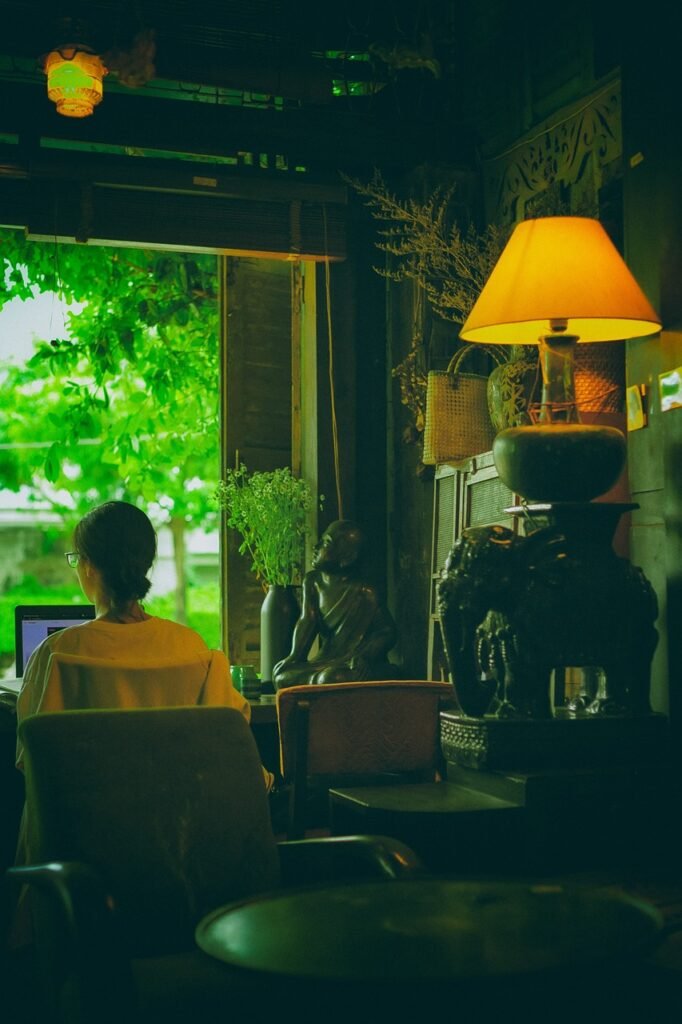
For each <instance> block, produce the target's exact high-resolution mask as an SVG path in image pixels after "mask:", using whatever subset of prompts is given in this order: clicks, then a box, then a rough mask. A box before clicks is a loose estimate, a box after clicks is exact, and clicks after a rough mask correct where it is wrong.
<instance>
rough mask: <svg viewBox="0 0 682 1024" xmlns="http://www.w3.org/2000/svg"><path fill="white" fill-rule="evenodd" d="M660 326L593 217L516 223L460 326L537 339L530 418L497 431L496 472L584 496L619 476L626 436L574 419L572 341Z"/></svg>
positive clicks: (487, 334) (511, 340) (472, 338)
mask: <svg viewBox="0 0 682 1024" xmlns="http://www.w3.org/2000/svg"><path fill="white" fill-rule="evenodd" d="M660 326H661V323H660V319H659V317H658V316H657V314H656V312H655V311H654V309H653V308H652V306H651V305H650V303H649V302H648V300H647V298H646V297H645V295H644V293H643V292H642V290H641V288H640V287H639V285H638V284H637V282H636V281H635V279H634V277H633V276H632V274H631V273H630V271H629V270H628V268H627V266H626V265H625V262H624V261H623V259H622V257H621V256H620V254H619V253H618V251H617V249H616V247H615V246H614V245H613V243H612V242H611V240H610V239H609V237H608V235H607V233H606V231H605V230H604V228H603V227H602V225H601V224H600V223H599V221H597V220H593V219H590V218H587V217H543V218H539V219H536V220H526V221H523V222H522V223H520V224H518V225H517V226H516V228H515V229H514V232H513V234H512V236H511V238H510V239H509V242H508V243H507V245H506V247H505V249H504V250H503V252H502V255H501V256H500V258H499V260H498V262H497V263H496V265H495V267H494V268H493V271H492V273H491V275H490V277H489V278H488V281H487V283H486V285H485V287H484V288H483V290H482V292H481V294H480V296H479V298H478V300H477V301H476V303H475V305H474V307H473V309H472V310H471V313H470V314H469V316H468V318H467V320H466V322H465V324H464V326H463V328H462V330H461V331H460V337H461V338H462V340H463V341H469V342H483V343H485V344H495V345H528V344H532V343H534V342H537V344H538V345H539V348H540V366H541V370H542V397H541V401H540V404H539V407H536V409H535V410H531V413H532V415H533V418H534V419H535V422H534V423H533V424H532V425H531V426H524V427H511V428H509V429H507V430H503V431H501V432H500V433H499V434H498V435H497V437H496V438H495V441H494V443H493V457H494V459H495V464H496V466H497V469H498V472H499V475H500V478H501V479H502V481H503V482H504V483H505V484H507V486H508V487H509V488H510V489H511V490H512V491H513V492H514V493H515V494H520V495H521V496H522V497H524V498H528V499H532V500H539V501H550V502H551V501H554V502H563V501H590V500H591V499H592V498H595V497H597V496H598V495H600V494H603V493H604V492H605V491H607V490H608V489H609V487H611V486H612V484H613V483H615V481H616V480H617V478H618V476H619V474H620V471H621V469H622V467H623V464H624V461H625V437H624V435H623V434H622V432H621V431H620V430H617V429H616V428H615V427H608V426H601V425H589V424H583V423H581V422H580V416H579V414H578V409H577V406H576V401H575V378H574V357H575V346H576V344H579V343H583V342H601V341H614V340H625V339H626V338H637V337H644V336H647V335H651V334H654V333H656V332H657V331H658V330H660Z"/></svg>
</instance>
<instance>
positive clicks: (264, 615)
mask: <svg viewBox="0 0 682 1024" xmlns="http://www.w3.org/2000/svg"><path fill="white" fill-rule="evenodd" d="M298 613H299V605H298V601H297V599H296V592H295V589H294V587H293V586H283V585H280V584H272V585H271V586H269V587H268V592H267V594H266V595H265V599H264V601H263V604H262V605H261V610H260V676H261V685H262V684H263V683H271V682H272V669H273V666H274V665H276V664H277V662H278V661H281V660H282V658H284V657H286V655H287V654H288V653H289V651H290V650H291V638H292V635H293V632H294V626H295V625H296V619H297V618H298Z"/></svg>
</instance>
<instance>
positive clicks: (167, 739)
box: [9, 707, 419, 1024]
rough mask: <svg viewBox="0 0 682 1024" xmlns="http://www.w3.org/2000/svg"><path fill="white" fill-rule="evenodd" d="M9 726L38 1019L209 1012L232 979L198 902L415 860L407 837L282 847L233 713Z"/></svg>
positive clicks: (18, 873) (182, 1016)
mask: <svg viewBox="0 0 682 1024" xmlns="http://www.w3.org/2000/svg"><path fill="white" fill-rule="evenodd" d="M19 732H20V738H21V739H22V741H23V743H24V746H25V774H26V792H27V800H28V801H29V803H30V804H31V808H32V813H31V815H30V821H31V823H32V829H33V831H32V833H31V835H30V836H29V845H30V850H31V855H32V864H31V865H29V866H26V867H17V868H13V869H11V870H10V872H9V874H10V876H11V877H12V878H13V880H14V881H15V882H19V883H32V888H31V891H30V893H29V895H30V896H31V897H32V898H31V910H32V912H33V914H34V921H35V941H36V946H37V949H38V952H39V954H40V978H41V987H42V990H43V992H44V994H45V999H44V1007H42V1008H41V1015H40V1020H41V1024H42V1022H47V1021H50V1022H52V1021H59V1022H60V1024H61V1022H63V1021H68V1022H69V1024H92V1022H94V1021H97V1022H98V1024H104V1022H106V1024H109V1022H112V1024H113V1021H118V1022H120V1021H122V1020H125V1021H126V1022H129V1021H138V1020H139V1021H143V1020H144V1021H145V1022H146V1024H147V1022H151V1021H157V1020H158V1021H161V1020H163V1021H164V1022H167V1021H176V1020H178V1021H179V1020H186V1019H191V1018H193V1017H194V1016H196V1015H198V1014H200V1013H201V1012H202V1011H204V1012H210V1013H211V1014H212V1016H215V1011H216V1009H219V1008H221V1007H224V1006H228V1005H230V1002H229V1000H230V998H231V997H232V996H234V995H235V992H236V993H237V994H238V986H237V988H236V989H235V986H236V985H237V983H236V982H235V981H234V979H233V978H232V976H231V975H230V973H229V971H228V972H225V970H223V969H221V965H216V964H214V963H213V962H212V961H211V960H210V958H208V957H206V956H205V955H204V954H202V953H201V952H200V951H199V950H198V949H197V948H196V946H195V942H194V929H195V927H196V925H197V923H198V922H199V920H200V919H201V918H202V916H203V915H204V914H206V913H207V912H208V911H209V910H212V909H215V908H216V907H219V906H221V905H223V904H226V903H229V902H231V901H233V900H239V899H241V898H245V897H247V896H249V895H252V894H254V893H259V892H264V891H267V890H272V889H276V888H277V887H279V886H280V885H283V884H291V883H292V882H293V883H297V884H300V883H301V882H303V881H305V882H315V881H329V880H335V879H344V878H358V877H374V878H383V879H390V878H393V877H399V876H401V875H403V874H404V873H405V872H407V874H408V875H409V874H410V872H412V871H414V870H415V869H416V868H417V867H418V866H419V865H418V861H417V859H416V858H415V857H414V856H413V855H412V853H411V851H409V850H407V848H406V847H404V846H403V844H400V843H394V842H393V841H392V840H384V839H381V838H378V839H374V838H369V837H355V838H353V839H351V840H350V841H349V842H344V841H343V840H342V841H339V840H334V839H329V840H322V841H317V842H314V841H313V842H312V843H310V842H303V843H298V844H296V843H293V844H286V843H284V844H281V847H282V848H286V849H282V856H281V857H280V849H279V848H278V845H277V844H276V842H275V839H274V836H273V833H272V829H271V825H270V813H269V806H268V798H267V794H266V789H265V784H264V781H263V775H262V772H261V766H260V761H259V755H258V750H257V748H256V744H255V741H254V739H253V736H252V734H251V730H250V729H249V726H248V724H247V722H246V720H245V719H244V717H243V716H242V715H241V714H240V713H239V712H238V711H236V710H234V709H230V708H203V707H186V708H155V709H133V710H80V711H63V712H60V713H57V714H40V715H34V716H32V717H29V718H27V719H26V720H25V721H24V722H22V723H21V725H20V727H19ZM315 849H317V850H318V851H319V854H320V855H319V857H318V858H317V859H316V858H315ZM297 850H298V851H300V858H297ZM299 868H300V870H299ZM36 893H37V894H38V895H37V897H36V895H34V894H36ZM225 1012H227V1011H225Z"/></svg>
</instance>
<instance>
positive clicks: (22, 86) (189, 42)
mask: <svg viewBox="0 0 682 1024" xmlns="http://www.w3.org/2000/svg"><path fill="white" fill-rule="evenodd" d="M451 6H452V5H449V4H445V3H442V2H436V0H431V2H430V3H422V4H421V5H415V4H414V3H407V2H406V0H397V2H392V0H364V2H360V0H344V2H342V3H338V4H330V3H328V2H323V0H315V2H313V0H297V2H293V0H204V2H202V3H196V0H194V2H192V0H140V2H133V3H128V2H121V0H92V2H91V3H88V4H75V3H73V2H72V3H70V4H69V3H66V4H59V3H56V4H55V3H46V2H45V0H37V2H36V0H9V2H8V0H1V2H0V54H2V55H4V56H3V65H2V68H0V89H1V93H0V99H3V108H4V115H0V131H5V132H15V133H16V132H17V131H23V132H24V133H25V132H26V131H27V130H28V127H27V122H28V123H30V124H31V130H32V131H33V132H34V133H35V132H39V133H40V134H41V135H45V134H50V133H51V134H52V135H55V134H56V135H57V137H59V138H65V137H66V136H67V135H75V137H77V138H82V139H83V140H86V141H88V142H90V143H94V142H96V141H98V140H99V141H102V140H104V139H109V140H110V141H111V142H112V143H114V144H121V145H124V146H130V147H138V148H140V147H144V146H146V147H147V148H156V149H169V148H170V149H171V150H172V149H174V148H175V149H178V150H182V149H183V146H182V145H177V142H178V140H179V139H182V140H183V145H184V140H185V139H186V140H188V143H189V145H186V146H185V149H189V150H190V151H194V150H197V149H199V150H201V151H202V152H203V151H206V152H207V153H209V154H211V153H213V154H214V155H215V156H226V157H227V156H230V155H232V156H237V155H238V154H240V153H265V154H268V153H269V154H274V155H276V156H279V157H280V158H281V162H284V163H286V164H287V165H289V166H294V165H298V166H301V165H304V166H305V167H306V168H307V169H308V170H309V171H311V172H313V173H317V174H321V175H322V176H325V174H326V173H327V174H328V173H330V172H333V171H336V170H337V169H339V167H341V166H343V167H344V168H345V169H347V170H351V171H352V170H353V168H357V167H361V166H364V167H368V166H372V165H383V166H385V167H400V166H404V167H409V166H411V165H414V164H415V163H419V162H423V161H424V160H426V159H448V158H452V157H453V156H454V155H455V154H454V149H455V135H456V133H454V132H453V131H452V126H451V125H450V126H449V130H446V131H443V130H438V129H439V128H442V127H443V118H444V117H445V116H446V114H447V81H446V75H445V74H444V70H445V69H446V66H447V53H446V51H447V44H448V33H447V22H448V16H447V13H444V12H447V11H448V9H449V8H450V7H451ZM64 17H70V18H71V19H72V20H71V27H70V28H66V29H65V26H64V24H63V22H62V20H61V19H62V18H64ZM74 26H77V30H76V33H75V34H77V35H78V34H80V36H84V37H86V39H85V41H87V42H89V43H90V44H91V45H92V46H93V48H95V49H96V50H97V52H99V53H101V54H104V55H109V56H110V57H111V59H112V62H113V66H114V71H113V73H112V74H110V75H109V76H108V77H107V79H105V83H104V85H105V100H104V102H103V103H102V105H101V106H100V107H99V108H98V109H97V111H96V112H95V115H94V116H93V117H91V118H89V119H87V122H85V123H83V124H81V125H80V126H78V127H74V125H73V123H71V124H68V119H65V118H56V115H55V113H54V110H53V109H51V107H50V105H49V103H48V101H47V100H46V98H45V95H44V81H45V80H44V76H43V75H42V72H41V70H40V67H39V65H38V63H37V62H38V60H39V57H40V55H41V54H44V53H45V52H47V51H48V50H50V49H51V48H53V47H54V46H55V45H57V44H58V43H59V42H62V43H63V42H65V41H66V40H64V39H63V38H60V37H61V36H63V35H64V34H65V32H66V34H67V35H68V34H69V33H70V32H73V31H74ZM141 32H146V33H151V34H152V36H153V42H154V47H155V53H154V55H153V76H152V77H151V78H150V79H149V80H147V81H144V84H142V85H141V86H140V87H139V88H134V89H133V88H126V86H125V85H123V84H121V83H122V80H125V75H124V73H122V72H121V73H119V71H118V70H117V66H116V62H117V61H119V63H120V61H121V55H123V56H124V57H125V55H130V54H134V53H135V50H136V42H135V40H136V37H137V39H138V40H139V38H140V36H139V33H141ZM143 38H149V36H146V37H143ZM70 41H72V40H70ZM444 57H445V58H446V59H444ZM143 77H144V72H143ZM188 99H190V100H194V101H195V102H190V103H187V102H186V101H187V100H188ZM161 104H163V105H161ZM121 121H128V122H129V131H128V133H126V132H125V131H122V130H121V124H120V122H121ZM60 122H61V123H60ZM65 122H66V123H65ZM126 134H127V137H126ZM170 134H172V135H173V137H174V138H175V140H176V146H175V147H173V146H172V145H169V140H168V135H170ZM200 139H203V141H202V142H200V141H199V140H200ZM460 144H461V140H460ZM216 151H217V152H216Z"/></svg>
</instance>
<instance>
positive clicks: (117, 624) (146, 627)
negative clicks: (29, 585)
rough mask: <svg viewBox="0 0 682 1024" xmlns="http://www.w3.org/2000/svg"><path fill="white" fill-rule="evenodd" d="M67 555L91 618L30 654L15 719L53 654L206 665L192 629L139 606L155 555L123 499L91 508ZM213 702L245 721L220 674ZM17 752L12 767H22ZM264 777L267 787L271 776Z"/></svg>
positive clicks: (143, 523)
mask: <svg viewBox="0 0 682 1024" xmlns="http://www.w3.org/2000/svg"><path fill="white" fill-rule="evenodd" d="M74 548H75V550H74V551H69V552H67V553H66V558H67V561H68V563H69V565H70V566H71V567H72V568H74V569H75V570H76V573H77V575H78V581H79V583H80V585H81V588H82V590H83V593H84V594H85V596H86V597H87V599H88V600H89V601H90V602H92V604H94V606H95V616H96V617H95V618H94V619H92V620H88V621H86V622H84V623H82V624H79V625H77V626H70V627H69V628H68V629H63V630H61V631H59V632H58V633H53V634H52V635H51V636H48V637H47V638H46V639H45V640H44V641H43V642H42V644H40V645H39V646H38V647H37V648H36V650H35V651H34V652H33V654H32V655H31V657H30V659H29V662H28V664H27V666H26V671H25V674H24V682H23V686H22V688H21V692H20V694H19V697H18V700H17V721H18V722H20V721H21V720H22V719H23V718H26V717H27V716H28V715H31V714H35V713H36V712H38V711H39V710H40V706H41V703H42V700H43V695H44V692H45V687H46V684H47V680H48V675H49V663H50V656H51V655H52V654H53V653H57V652H58V653H60V654H67V655H73V656H76V657H78V658H82V659H83V661H85V662H87V661H88V660H91V659H95V660H100V661H101V660H105V661H107V662H113V663H118V664H121V665H122V666H131V665H134V666H135V667H136V668H144V667H145V666H147V665H149V666H150V668H151V667H153V666H154V665H157V664H158V662H159V661H163V662H166V663H168V662H175V663H178V664H183V663H187V662H191V661H198V662H201V661H204V660H205V662H206V670H207V672H208V668H209V664H210V662H211V651H210V650H209V648H208V647H207V646H206V644H205V643H204V641H203V639H202V638H201V637H200V636H199V634H198V633H196V632H195V631H194V630H193V629H190V628H189V627H188V626H182V625H180V624H179V623H177V622H172V621H171V620H169V619H160V618H157V617H156V616H154V615H148V614H147V612H145V610H144V608H143V606H142V604H141V601H142V600H143V598H144V597H145V595H146V594H147V592H148V590H149V587H150V582H149V579H148V578H147V573H148V572H149V570H150V568H151V565H152V563H153V561H154V558H155V557H156V533H155V532H154V527H153V526H152V524H151V523H150V521H149V519H148V518H147V516H146V515H145V514H144V512H142V511H141V510H140V509H139V508H136V506H135V505H130V504H129V503H128V502H125V501H108V502H106V503H105V504H104V505H100V506H99V507H98V508H95V509H93V511H92V512H89V513H88V514H87V515H86V516H84V517H83V519H81V521H80V522H79V523H78V525H77V526H76V530H75V533H74ZM226 676H227V678H226V679H225V681H224V687H223V689H222V693H223V694H224V699H221V700H220V703H221V704H225V705H227V706H229V707H234V708H237V710H239V711H241V712H242V714H244V716H245V717H246V718H247V720H248V719H249V717H250V706H249V703H248V701H247V700H245V699H244V697H242V695H241V694H240V693H238V692H237V691H236V690H235V689H234V687H233V686H232V681H231V679H230V674H229V670H228V671H227V673H226ZM22 753H23V752H22V750H21V747H20V746H19V745H18V747H17V767H19V768H21V767H22ZM265 774H266V783H267V784H268V787H269V786H270V785H271V782H272V776H271V775H270V773H265Z"/></svg>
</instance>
